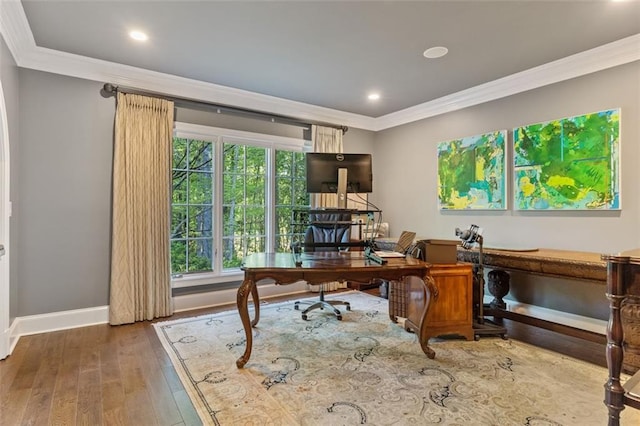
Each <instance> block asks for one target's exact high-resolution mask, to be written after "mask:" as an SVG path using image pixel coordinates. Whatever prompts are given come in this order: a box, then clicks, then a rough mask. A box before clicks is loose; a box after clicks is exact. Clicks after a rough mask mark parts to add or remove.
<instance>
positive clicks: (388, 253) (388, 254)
mask: <svg viewBox="0 0 640 426" xmlns="http://www.w3.org/2000/svg"><path fill="white" fill-rule="evenodd" d="M375 254H376V256H379V257H382V258H384V257H405V254H404V253H400V252H399V251H376V252H375Z"/></svg>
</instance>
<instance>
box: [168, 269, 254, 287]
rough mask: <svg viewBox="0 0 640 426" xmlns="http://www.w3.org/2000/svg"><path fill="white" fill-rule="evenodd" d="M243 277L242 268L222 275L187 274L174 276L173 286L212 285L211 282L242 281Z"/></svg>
mask: <svg viewBox="0 0 640 426" xmlns="http://www.w3.org/2000/svg"><path fill="white" fill-rule="evenodd" d="M243 279H244V274H243V273H242V271H240V270H237V271H230V272H227V273H224V274H220V275H213V274H193V275H185V276H183V277H180V278H172V279H171V288H187V287H197V286H200V285H211V284H219V283H229V282H236V281H242V280H243Z"/></svg>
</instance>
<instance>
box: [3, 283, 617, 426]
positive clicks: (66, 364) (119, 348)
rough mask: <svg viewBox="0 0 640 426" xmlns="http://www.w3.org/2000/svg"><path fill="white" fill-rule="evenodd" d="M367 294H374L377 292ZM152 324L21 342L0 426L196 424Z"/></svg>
mask: <svg viewBox="0 0 640 426" xmlns="http://www.w3.org/2000/svg"><path fill="white" fill-rule="evenodd" d="M366 292H367V293H370V294H374V295H379V292H378V289H377V288H374V289H368V290H366ZM300 297H301V296H300V295H298V296H296V297H295V298H300ZM290 299H294V298H292V297H287V298H278V299H271V300H272V301H280V300H290ZM232 307H233V306H222V307H216V308H209V309H203V310H197V311H189V312H182V313H178V314H175V315H174V316H173V317H172V318H180V317H188V316H195V315H202V314H204V313H215V312H220V311H223V310H228V309H229V308H232ZM151 324H152V323H151V322H141V323H136V324H131V325H125V326H116V327H112V326H109V325H106V324H104V325H96V326H91V327H84V328H77V329H72V330H63V331H56V332H51V333H46V334H38V335H33V336H25V337H22V338H21V339H20V341H19V342H18V344H17V346H16V348H15V350H14V352H13V354H12V355H11V356H9V357H8V358H7V359H5V360H3V361H0V425H7V426H13V425H52V424H53V425H199V424H201V422H200V420H199V418H198V415H197V414H196V412H195V410H194V408H193V405H192V404H191V402H190V400H189V398H188V397H187V394H186V392H185V390H184V388H183V386H182V384H181V382H180V379H179V378H178V376H177V374H176V372H175V370H174V368H173V367H172V365H171V361H170V359H169V357H168V356H167V354H166V352H165V351H164V349H163V348H162V345H161V343H160V341H159V340H158V338H157V336H156V333H155V330H154V329H153V327H152V325H151ZM504 324H505V326H506V328H507V330H508V335H509V337H510V338H512V339H515V340H520V341H523V342H528V343H531V344H534V345H536V346H540V347H543V348H546V349H549V350H552V351H555V352H558V353H562V354H564V355H567V356H570V357H574V358H578V359H581V360H584V361H587V362H590V363H593V364H596V365H600V366H603V367H604V366H606V359H605V350H604V347H605V345H604V343H598V342H591V341H586V340H582V339H579V338H575V337H569V336H565V335H561V334H559V333H556V332H553V331H549V330H545V329H541V328H537V327H533V326H531V325H526V324H522V323H517V322H514V321H509V320H505V322H504ZM482 338H499V337H482ZM603 342H604V340H603ZM605 381H606V375H603V385H604V382H605Z"/></svg>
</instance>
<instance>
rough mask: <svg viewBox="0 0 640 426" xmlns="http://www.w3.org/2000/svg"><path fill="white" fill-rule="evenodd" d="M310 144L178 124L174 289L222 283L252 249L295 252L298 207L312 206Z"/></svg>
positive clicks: (174, 180) (172, 244) (173, 245)
mask: <svg viewBox="0 0 640 426" xmlns="http://www.w3.org/2000/svg"><path fill="white" fill-rule="evenodd" d="M308 149H309V142H308V141H303V140H298V139H291V138H283V137H275V136H270V135H260V134H254V133H248V132H238V131H233V130H229V129H217V128H211V127H206V126H196V125H191V124H185V123H176V131H175V136H174V143H173V170H172V172H173V181H172V184H173V185H172V189H173V190H172V205H171V217H172V221H171V273H172V276H173V277H174V287H180V286H187V285H194V284H199V283H200V282H201V283H203V284H208V283H211V282H218V281H224V280H225V278H226V279H229V275H230V274H235V273H238V271H239V269H238V268H239V267H240V265H241V264H242V259H243V258H244V256H246V255H247V254H250V253H256V252H262V251H289V250H290V244H291V241H292V239H293V237H294V230H293V227H292V217H293V212H294V211H295V210H297V209H304V208H308V207H309V195H308V194H307V193H306V183H305V179H306V169H305V151H307V150H308ZM218 254H219V255H218ZM194 279H197V280H199V282H198V283H195V282H194ZM187 281H188V282H187Z"/></svg>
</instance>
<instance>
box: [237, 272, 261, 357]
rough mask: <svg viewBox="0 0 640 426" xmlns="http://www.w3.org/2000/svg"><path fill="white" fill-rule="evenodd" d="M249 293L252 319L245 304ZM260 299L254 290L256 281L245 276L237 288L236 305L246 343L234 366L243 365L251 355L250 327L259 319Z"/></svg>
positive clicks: (251, 334) (251, 339)
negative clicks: (254, 314) (254, 309)
mask: <svg viewBox="0 0 640 426" xmlns="http://www.w3.org/2000/svg"><path fill="white" fill-rule="evenodd" d="M249 293H251V295H252V297H253V303H254V305H255V306H256V317H255V319H254V320H253V321H251V319H250V318H249V308H248V306H247V304H248V299H249ZM259 304H260V301H259V300H258V291H257V290H256V283H255V282H254V281H253V279H252V278H245V279H244V281H242V284H241V285H240V287H239V288H238V296H237V305H238V313H239V314H240V320H241V321H242V327H243V328H244V335H245V338H246V345H245V349H244V353H243V354H242V356H241V357H240V358H238V360H237V361H236V366H237V367H238V368H242V367H244V365H245V364H246V363H247V361H249V357H250V356H251V348H252V346H253V330H252V329H251V328H252V326H253V325H254V324H257V323H258V319H259V316H260V314H259V310H258V305H259Z"/></svg>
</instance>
